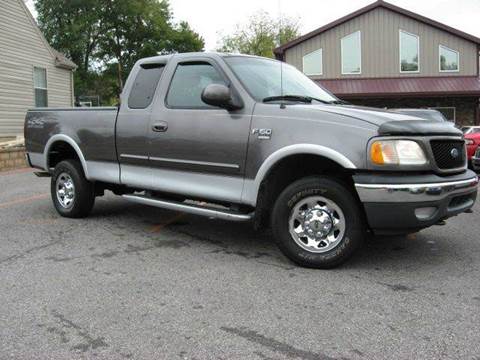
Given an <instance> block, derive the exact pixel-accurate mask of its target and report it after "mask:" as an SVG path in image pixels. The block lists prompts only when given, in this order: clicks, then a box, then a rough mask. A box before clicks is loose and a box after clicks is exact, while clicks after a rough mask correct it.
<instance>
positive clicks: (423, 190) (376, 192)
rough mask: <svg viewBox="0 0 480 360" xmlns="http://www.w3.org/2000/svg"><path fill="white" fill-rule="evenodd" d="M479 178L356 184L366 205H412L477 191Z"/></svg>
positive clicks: (359, 194)
mask: <svg viewBox="0 0 480 360" xmlns="http://www.w3.org/2000/svg"><path fill="white" fill-rule="evenodd" d="M477 186H478V176H475V177H472V178H470V179H467V180H460V181H452V182H442V183H432V184H358V183H356V184H355V188H356V189H357V193H358V196H359V197H360V200H361V201H362V202H364V203H381V202H388V203H395V202H398V203H410V202H429V201H439V200H443V199H445V198H446V197H448V196H451V195H462V194H469V193H472V192H475V191H477Z"/></svg>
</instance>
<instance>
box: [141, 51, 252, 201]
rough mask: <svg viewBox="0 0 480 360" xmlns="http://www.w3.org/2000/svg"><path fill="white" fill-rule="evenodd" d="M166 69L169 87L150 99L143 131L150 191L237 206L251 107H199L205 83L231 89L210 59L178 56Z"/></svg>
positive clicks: (220, 71)
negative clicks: (146, 139) (146, 136)
mask: <svg viewBox="0 0 480 360" xmlns="http://www.w3.org/2000/svg"><path fill="white" fill-rule="evenodd" d="M168 70H169V71H168V73H169V75H167V76H169V78H170V84H169V86H168V89H165V90H164V92H163V94H162V95H161V96H160V97H159V98H158V99H157V101H156V104H155V107H154V109H153V111H152V115H151V124H150V125H151V126H150V129H149V140H150V142H149V143H150V144H149V159H150V166H151V168H152V182H151V183H152V187H153V188H154V189H156V190H159V191H165V192H169V193H179V194H185V195H191V196H194V197H201V198H204V199H205V198H206V199H213V200H220V201H228V202H239V201H240V197H241V192H242V188H243V177H244V173H245V158H246V154H247V144H248V138H249V132H250V122H251V115H252V108H253V107H252V106H251V105H245V106H244V108H243V109H241V110H236V111H227V110H225V109H221V108H215V107H212V106H210V105H207V104H205V103H203V101H202V100H201V93H202V91H203V89H204V88H205V87H206V86H207V85H209V84H212V83H219V84H225V85H227V86H230V87H231V86H232V84H231V82H230V81H229V79H228V78H227V76H226V75H225V72H224V71H223V70H222V68H221V67H220V66H219V65H218V63H217V62H216V61H214V60H213V59H210V58H206V57H204V56H202V57H200V58H195V57H192V58H186V57H185V56H181V57H179V58H178V59H175V58H174V59H172V64H169V69H168Z"/></svg>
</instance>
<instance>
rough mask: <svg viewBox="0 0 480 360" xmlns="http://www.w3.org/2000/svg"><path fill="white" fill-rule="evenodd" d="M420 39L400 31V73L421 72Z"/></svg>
mask: <svg viewBox="0 0 480 360" xmlns="http://www.w3.org/2000/svg"><path fill="white" fill-rule="evenodd" d="M419 58H420V38H419V37H418V35H415V34H411V33H409V32H406V31H403V30H400V72H401V73H418V72H419V71H420V61H419Z"/></svg>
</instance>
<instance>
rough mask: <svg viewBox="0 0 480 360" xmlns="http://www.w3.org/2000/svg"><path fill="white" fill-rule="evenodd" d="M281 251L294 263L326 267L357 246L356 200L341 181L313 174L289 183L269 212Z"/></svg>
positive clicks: (360, 237)
mask: <svg viewBox="0 0 480 360" xmlns="http://www.w3.org/2000/svg"><path fill="white" fill-rule="evenodd" d="M271 223H272V231H273V235H274V238H275V240H276V242H277V245H278V247H279V248H280V250H281V251H282V252H283V254H285V255H286V256H287V257H288V258H289V259H291V260H292V261H294V262H295V263H297V264H299V265H301V266H305V267H311V268H319V269H328V268H332V267H335V266H338V265H340V264H341V263H343V262H344V261H346V260H347V259H348V258H349V257H350V256H351V255H352V254H353V253H354V251H355V250H356V249H357V248H358V247H359V246H360V244H361V243H362V240H363V235H364V226H363V221H362V216H361V212H360V209H359V206H358V200H357V199H355V197H354V196H353V195H352V193H351V192H350V190H349V189H348V187H347V186H346V185H345V184H343V183H342V182H341V181H339V180H336V179H333V178H329V177H320V176H312V177H307V178H304V179H301V180H298V181H296V182H294V183H293V184H291V185H289V186H288V187H287V188H286V189H285V190H284V191H283V192H282V193H281V194H280V196H279V197H278V199H277V200H276V202H275V205H274V207H273V211H272V219H271Z"/></svg>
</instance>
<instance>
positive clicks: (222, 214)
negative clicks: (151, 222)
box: [122, 195, 253, 221]
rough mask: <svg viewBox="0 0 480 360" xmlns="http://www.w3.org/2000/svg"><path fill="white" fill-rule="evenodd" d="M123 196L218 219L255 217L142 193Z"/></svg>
mask: <svg viewBox="0 0 480 360" xmlns="http://www.w3.org/2000/svg"><path fill="white" fill-rule="evenodd" d="M122 197H123V198H124V199H126V200H129V201H132V202H136V203H139V204H143V205H150V206H155V207H159V208H162V209H168V210H175V211H182V212H186V213H189V214H194V215H201V216H208V217H213V218H216V219H223V220H230V221H249V220H251V219H252V218H253V213H249V214H242V213H238V212H233V211H226V210H221V209H215V208H212V207H202V206H199V205H194V204H186V203H180V202H176V201H169V200H160V199H153V198H150V197H146V196H140V195H122Z"/></svg>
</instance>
